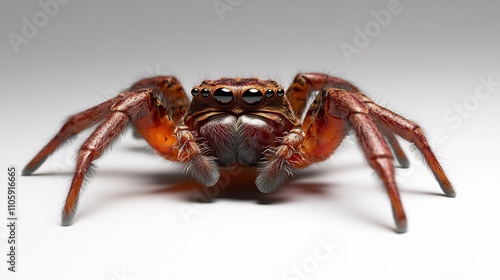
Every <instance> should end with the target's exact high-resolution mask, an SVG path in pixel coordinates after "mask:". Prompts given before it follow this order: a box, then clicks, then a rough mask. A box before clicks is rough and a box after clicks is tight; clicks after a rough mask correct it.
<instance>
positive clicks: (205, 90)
mask: <svg viewBox="0 0 500 280" xmlns="http://www.w3.org/2000/svg"><path fill="white" fill-rule="evenodd" d="M209 95H210V92H209V91H208V89H206V88H202V89H201V96H203V97H208V96H209Z"/></svg>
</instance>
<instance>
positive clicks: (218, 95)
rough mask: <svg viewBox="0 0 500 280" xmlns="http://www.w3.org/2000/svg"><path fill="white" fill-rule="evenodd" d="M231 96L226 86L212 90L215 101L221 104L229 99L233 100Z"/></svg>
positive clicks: (227, 102)
mask: <svg viewBox="0 0 500 280" xmlns="http://www.w3.org/2000/svg"><path fill="white" fill-rule="evenodd" d="M233 98H234V95H233V93H232V92H231V90H229V89H227V88H219V89H217V90H215V92H214V99H215V102H217V103H219V104H222V105H225V104H229V103H231V101H233Z"/></svg>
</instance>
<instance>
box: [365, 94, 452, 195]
mask: <svg viewBox="0 0 500 280" xmlns="http://www.w3.org/2000/svg"><path fill="white" fill-rule="evenodd" d="M364 102H365V104H366V105H367V106H368V107H369V109H370V115H371V116H372V117H374V118H376V120H377V122H378V123H379V125H382V126H383V127H384V128H385V129H386V130H389V131H390V132H392V133H395V134H397V135H399V136H400V137H402V138H403V139H405V140H406V141H408V142H410V143H413V144H414V145H415V146H416V147H417V149H418V150H419V151H420V152H421V153H422V155H423V158H424V160H425V162H426V163H427V165H428V166H429V167H430V169H431V171H432V173H433V174H434V177H435V178H436V180H437V181H438V182H439V185H440V187H441V189H442V190H443V192H444V193H445V194H446V195H447V196H451V197H454V196H455V195H456V193H455V190H454V189H453V186H452V185H451V182H450V181H449V180H448V177H446V174H445V173H444V171H443V168H442V167H441V165H440V164H439V162H438V160H437V159H436V156H435V155H434V153H433V152H432V150H431V147H430V146H429V143H428V142H427V139H426V137H425V135H424V133H423V132H422V129H420V127H419V126H418V125H417V124H416V123H414V122H412V121H409V120H407V119H405V118H403V117H402V116H400V115H398V114H396V113H394V112H392V111H390V110H388V109H386V108H384V107H382V106H380V105H377V104H375V103H373V101H371V100H370V101H364Z"/></svg>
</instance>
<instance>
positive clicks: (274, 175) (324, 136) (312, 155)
mask: <svg viewBox="0 0 500 280" xmlns="http://www.w3.org/2000/svg"><path fill="white" fill-rule="evenodd" d="M326 86H338V87H340V88H346V89H349V90H357V88H356V87H355V86H354V85H352V84H351V83H349V82H347V81H345V80H342V79H340V78H336V77H332V76H328V75H325V74H320V73H303V74H298V75H297V76H296V77H295V79H294V81H293V83H292V84H291V85H290V87H289V88H288V89H287V96H286V97H287V99H288V101H289V102H290V105H291V107H292V109H293V111H294V112H295V115H296V117H297V118H298V119H300V118H301V116H302V114H303V112H304V110H305V109H306V105H307V101H308V99H309V98H310V97H312V96H311V94H312V92H313V91H319V90H322V89H323V88H324V87H326ZM325 97H326V95H324V94H323V95H322V94H319V95H317V96H316V99H315V100H314V102H313V103H312V104H311V105H310V106H309V109H308V111H307V113H306V115H305V117H304V121H303V122H302V125H301V127H296V128H294V129H293V130H292V131H290V132H289V134H288V135H286V136H285V138H284V140H283V142H282V145H281V146H279V147H278V148H277V149H276V151H275V152H274V153H273V154H272V155H271V156H270V157H268V159H267V161H266V162H265V163H264V164H263V167H262V168H261V170H260V172H259V175H258V176H257V180H256V185H257V187H258V188H259V190H260V191H262V192H271V191H274V190H276V189H278V188H279V187H280V186H281V185H282V184H283V182H284V181H285V180H286V179H287V178H288V177H290V176H291V175H292V170H293V169H294V168H303V167H305V166H308V165H310V164H311V163H314V162H320V161H323V160H326V159H327V158H329V157H330V156H331V154H332V153H333V151H335V150H336V149H337V147H338V146H339V145H340V143H341V142H342V140H343V139H344V137H345V135H346V134H347V133H348V130H349V125H348V124H347V123H345V122H344V121H343V120H340V119H337V118H334V117H332V116H329V115H328V114H326V113H325V110H324V109H323V103H324V102H325Z"/></svg>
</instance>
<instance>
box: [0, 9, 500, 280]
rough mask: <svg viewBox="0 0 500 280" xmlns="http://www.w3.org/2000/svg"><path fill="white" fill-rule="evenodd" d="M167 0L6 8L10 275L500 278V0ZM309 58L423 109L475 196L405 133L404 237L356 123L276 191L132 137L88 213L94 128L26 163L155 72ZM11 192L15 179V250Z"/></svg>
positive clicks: (404, 108)
mask: <svg viewBox="0 0 500 280" xmlns="http://www.w3.org/2000/svg"><path fill="white" fill-rule="evenodd" d="M92 2H93V3H92ZM129 2H130V3H129ZM156 2H157V1H143V2H141V3H135V2H132V1H106V2H105V3H100V2H97V1H91V2H82V1H64V2H63V1H56V0H41V1H40V2H33V3H31V4H27V3H14V2H12V3H8V4H5V5H3V8H2V9H1V11H0V15H1V18H2V24H1V25H0V31H1V32H0V34H1V36H2V37H1V40H0V55H1V63H0V65H1V66H0V77H2V78H1V81H2V82H1V84H2V89H1V90H2V93H1V95H2V102H0V104H1V105H0V106H1V111H0V112H1V114H2V115H1V116H2V118H1V122H2V131H3V132H2V133H3V134H2V138H1V141H2V142H1V147H2V156H1V159H0V161H1V165H0V166H1V168H2V169H3V171H2V172H1V174H2V176H0V178H1V180H2V181H3V182H4V183H2V184H3V185H4V186H5V185H6V184H7V180H8V176H7V175H8V174H7V167H8V166H11V165H14V166H16V167H17V168H18V171H19V172H18V177H17V183H18V187H17V205H16V211H17V212H16V214H17V217H18V220H17V232H16V241H17V242H18V243H17V251H16V261H17V262H16V270H17V272H15V273H13V272H10V271H8V270H7V268H8V267H9V264H8V263H7V262H6V261H2V262H1V263H2V264H1V265H0V275H1V276H0V277H1V278H2V279H9V280H10V279H68V278H71V279H104V280H110V279H112V280H125V279H126V280H131V279H134V280H141V279H165V278H168V279H436V280H462V279H496V278H498V276H499V275H500V269H499V268H498V264H497V261H496V260H498V259H500V241H499V239H498V236H500V222H499V219H498V213H499V212H500V206H499V203H498V202H497V198H498V197H499V195H500V183H499V182H500V180H499V179H500V176H499V173H498V157H499V156H500V148H499V147H498V137H499V136H500V133H499V129H498V126H499V125H498V119H499V117H500V113H499V112H498V105H499V104H500V96H499V93H500V66H499V65H500V64H499V62H500V56H499V54H498V49H499V48H500V37H498V36H497V35H496V34H497V33H498V30H499V29H500V19H499V18H498V9H499V8H500V6H499V4H498V3H496V2H495V1H476V2H474V3H453V4H452V5H451V4H446V3H444V2H443V3H442V2H439V3H436V2H432V1H408V0H401V1H399V2H397V1H370V2H366V1H355V2H349V3H340V2H338V1H331V2H327V1H245V0H240V1H229V0H216V1H212V0H210V1H203V2H200V1H170V2H168V3H162V4H160V3H156ZM301 71H303V72H311V71H316V72H328V73H330V74H332V75H338V76H340V77H342V78H345V79H347V80H350V81H352V82H354V83H355V84H356V85H357V86H359V87H360V88H361V89H363V90H364V91H365V93H367V94H368V95H369V96H370V97H372V98H373V99H374V100H375V101H377V102H379V104H381V105H383V106H387V107H388V108H390V109H393V110H395V111H396V112H398V113H400V114H402V115H403V116H405V117H407V118H409V119H411V120H414V121H416V122H417V123H419V124H420V125H421V126H422V127H423V128H424V130H425V132H426V133H427V136H428V138H429V140H430V142H431V144H432V145H433V147H434V150H435V151H436V154H437V155H438V158H439V159H440V161H441V163H442V164H443V167H444V169H445V171H446V172H447V175H448V176H449V178H450V180H451V181H452V182H453V183H454V186H455V188H456V190H457V197H456V198H448V197H445V196H443V195H442V192H441V190H440V188H439V185H438V183H437V182H436V181H435V180H434V178H433V176H432V174H431V173H430V172H429V171H428V169H427V168H426V167H425V166H424V165H423V164H422V163H421V162H420V161H419V160H418V158H417V157H416V156H414V154H413V153H411V152H410V147H409V145H407V144H404V145H403V146H404V147H405V149H406V150H407V151H408V155H409V156H410V159H411V167H410V169H397V178H396V179H397V182H398V184H399V188H400V191H401V197H402V201H403V205H404V207H405V210H406V214H407V216H408V232H407V233H405V234H396V233H395V232H394V222H393V218H392V214H391V209H390V203H389V201H388V199H387V196H386V195H385V193H384V191H383V189H382V187H381V185H380V182H379V180H378V179H377V178H376V177H375V176H374V173H373V171H372V170H371V169H370V168H369V167H368V165H367V164H366V161H365V160H364V158H363V155H362V153H361V150H360V148H359V147H358V145H357V143H356V140H355V138H354V137H350V138H349V139H348V141H346V142H345V143H344V144H343V146H342V149H341V150H340V151H338V153H337V154H336V155H335V156H333V157H332V158H331V159H330V160H329V161H327V162H325V163H323V164H320V165H317V166H313V167H310V168H308V169H304V170H301V171H298V172H297V173H296V174H295V176H294V178H293V179H292V180H290V181H289V182H288V183H287V184H285V186H283V187H282V188H281V189H280V190H279V191H278V192H276V193H272V194H261V193H259V192H258V190H257V189H256V188H255V187H254V185H253V182H252V181H251V180H250V179H249V178H251V176H252V174H247V173H245V172H235V173H236V177H230V176H228V175H227V177H225V178H227V180H225V181H224V183H223V184H222V185H220V186H217V187H215V188H212V189H205V188H202V187H200V186H199V185H197V184H195V183H194V182H193V181H192V180H191V179H190V178H189V176H187V175H184V173H183V167H182V166H181V165H178V164H173V163H166V162H165V161H163V160H162V159H160V158H159V157H157V156H155V155H153V154H152V153H151V151H150V149H148V148H147V147H146V144H145V143H143V142H137V141H135V140H134V139H132V136H131V133H130V132H129V133H125V134H124V135H123V137H121V139H120V140H119V141H118V142H117V143H115V145H114V147H113V148H112V149H111V150H110V151H108V152H107V153H105V155H104V156H103V157H102V158H101V159H99V160H98V161H96V164H97V166H98V167H99V168H98V172H97V175H96V176H94V178H93V179H92V180H91V181H90V182H89V184H87V186H86V188H85V191H84V192H83V194H82V196H81V199H80V204H79V208H78V211H77V214H76V216H75V220H74V224H73V225H72V226H69V227H62V226H60V211H61V207H62V205H63V202H64V199H65V196H66V192H67V188H68V183H69V181H70V180H71V175H72V172H73V167H74V159H75V158H74V155H75V153H76V152H77V151H78V147H79V145H81V143H82V142H83V141H84V140H85V137H86V136H88V132H87V133H84V134H82V135H80V136H79V137H78V138H77V139H75V140H74V141H72V142H71V143H70V144H69V145H67V146H65V147H64V148H62V149H60V150H59V151H58V152H57V153H56V154H54V155H53V156H52V157H51V158H49V159H48V160H47V161H46V162H45V164H44V165H43V166H42V167H41V168H40V169H39V170H38V171H36V172H35V173H34V174H33V175H32V176H20V170H21V169H22V168H23V167H24V165H25V164H26V163H27V162H28V161H29V160H30V159H31V158H32V157H33V156H34V155H35V154H36V152H38V151H39V149H40V148H41V147H42V146H43V145H45V144H46V143H47V141H48V140H50V138H51V137H52V136H54V134H55V133H56V132H57V130H58V129H59V127H60V125H61V124H62V123H63V120H64V119H65V118H66V117H67V116H69V115H71V114H74V113H76V112H79V111H81V110H83V109H86V108H89V107H91V106H94V105H96V104H98V103H100V102H102V101H104V100H107V99H108V98H110V97H112V96H114V95H116V94H117V93H118V92H119V91H121V90H123V89H124V88H126V87H127V86H129V85H131V84H132V83H133V82H134V81H136V80H138V79H140V78H143V77H146V76H152V75H156V74H173V75H176V76H177V77H178V78H179V79H180V81H181V83H183V85H184V87H185V89H186V91H188V92H189V89H190V88H191V87H192V86H193V85H195V84H197V83H199V82H200V81H202V80H203V79H208V78H212V79H213V78H218V77H221V76H257V77H260V78H273V79H276V80H277V81H278V82H280V83H282V84H283V85H284V86H285V87H287V86H288V85H289V84H290V82H291V81H292V78H293V76H294V75H295V74H296V73H297V72H301ZM206 201H211V202H206ZM7 203H8V199H7V189H6V187H5V188H3V191H1V192H0V224H1V225H2V226H0V253H1V255H2V256H1V257H0V259H2V260H6V259H7V256H6V254H7V253H8V252H7V250H8V249H9V246H10V245H9V244H8V240H9V237H10V231H9V229H8V227H7V225H8V221H7V215H8V212H7Z"/></svg>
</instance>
